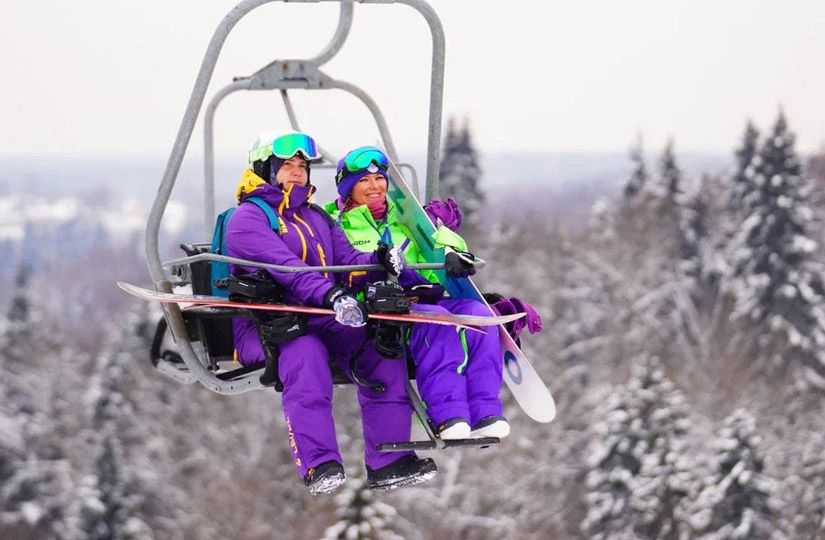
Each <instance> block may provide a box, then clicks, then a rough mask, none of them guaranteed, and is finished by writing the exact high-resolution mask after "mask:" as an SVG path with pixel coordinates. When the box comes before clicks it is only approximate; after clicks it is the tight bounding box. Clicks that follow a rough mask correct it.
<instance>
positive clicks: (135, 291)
mask: <svg viewBox="0 0 825 540" xmlns="http://www.w3.org/2000/svg"><path fill="white" fill-rule="evenodd" d="M117 286H118V287H120V288H121V289H122V290H123V291H124V292H127V293H129V294H131V295H132V296H135V297H137V298H140V299H142V300H147V301H149V302H161V303H165V304H190V305H194V306H208V307H231V308H238V309H254V310H264V311H289V312H292V313H306V314H308V315H335V311H333V310H331V309H326V308H319V307H310V306H295V305H285V304H262V303H247V302H235V301H232V300H228V299H227V298H223V297H221V296H208V295H201V294H176V293H164V292H158V291H153V290H151V289H144V288H143V287H138V286H137V285H132V284H130V283H124V282H122V281H118V282H117ZM523 315H524V314H523V313H517V314H515V315H504V316H493V315H491V316H490V317H480V316H474V315H453V314H451V313H440V312H438V313H434V312H429V311H426V310H421V309H415V308H414V309H413V311H411V312H410V313H409V314H405V315H396V314H389V313H367V317H368V318H370V319H378V320H386V321H400V322H410V323H429V324H440V325H446V326H457V327H460V328H469V329H470V330H479V331H481V330H480V329H479V328H477V327H479V326H496V325H499V324H504V323H507V322H510V321H514V320H517V319H520V318H521V317H522V316H523Z"/></svg>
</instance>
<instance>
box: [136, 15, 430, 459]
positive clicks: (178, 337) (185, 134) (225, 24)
mask: <svg viewBox="0 0 825 540" xmlns="http://www.w3.org/2000/svg"><path fill="white" fill-rule="evenodd" d="M273 2H293V3H320V2H337V3H339V4H340V5H341V9H340V15H339V21H338V26H337V28H336V31H335V33H334V35H333V37H332V40H331V41H330V42H329V44H328V45H327V46H326V47H325V48H324V49H323V50H322V51H321V52H320V53H319V54H318V55H316V56H315V57H313V58H310V59H307V60H275V61H273V62H271V63H269V64H267V65H266V66H264V67H263V68H262V69H260V70H259V71H258V72H256V73H255V74H254V75H252V76H250V77H246V78H241V79H237V80H236V81H234V82H233V83H232V84H230V85H229V86H227V87H225V88H223V89H222V90H220V91H219V92H218V93H217V94H216V95H215V96H214V97H213V99H212V101H211V102H210V103H209V105H208V107H207V110H206V113H205V127H204V129H205V133H204V143H205V153H204V159H205V170H204V181H205V204H204V206H205V210H204V218H205V220H204V221H205V229H206V233H207V237H210V236H211V222H212V221H213V219H214V214H215V197H214V150H213V141H214V135H213V123H214V114H215V110H216V108H217V106H218V105H219V104H220V102H221V101H222V100H223V98H225V97H226V96H227V95H229V94H231V93H232V92H235V91H238V90H274V89H278V90H280V91H281V95H282V97H283V100H284V106H285V107H286V109H287V114H288V115H289V118H290V122H291V124H292V126H293V128H296V129H297V127H298V124H297V121H296V119H295V115H294V111H293V110H292V106H291V103H290V101H289V98H288V96H287V93H286V91H287V90H288V89H306V90H326V89H340V90H344V91H346V92H349V93H350V94H353V95H354V96H356V97H357V98H358V99H360V100H361V102H362V103H364V105H365V106H366V107H367V108H368V109H369V110H370V112H371V113H372V115H373V118H374V119H375V122H376V124H377V125H378V128H379V132H380V135H381V138H382V142H383V144H384V146H385V148H386V150H387V153H388V155H389V156H390V158H392V159H393V160H394V161H397V160H398V155H397V151H396V149H395V145H394V144H393V141H392V137H391V135H390V133H389V129H388V127H387V124H386V121H385V120H384V116H383V114H382V113H381V111H380V110H379V109H378V106H377V105H376V104H375V102H374V101H373V100H372V98H371V97H370V96H369V95H368V94H367V93H366V92H364V91H363V90H361V89H360V88H358V87H357V86H355V85H353V84H350V83H347V82H344V81H338V80H336V79H333V78H332V77H330V76H328V75H326V74H325V73H323V72H322V71H321V70H320V66H321V65H323V64H324V63H326V62H328V61H329V60H330V59H331V58H333V57H334V56H335V55H336V54H337V53H338V51H339V50H340V49H341V47H342V46H343V44H344V42H345V41H346V38H347V36H348V35H349V30H350V28H351V25H352V13H353V4H354V3H359V4H404V5H407V6H410V7H412V8H413V9H415V10H416V11H418V12H419V13H420V14H421V15H422V16H423V17H424V19H425V20H426V22H427V24H428V25H429V28H430V32H431V34H432V59H431V76H430V103H429V108H430V112H429V125H428V139H427V141H428V142H427V162H426V191H425V196H426V198H431V197H435V196H437V195H438V173H439V164H440V150H441V117H442V101H443V91H444V53H445V41H444V29H443V27H442V25H441V21H440V19H439V18H438V16H437V14H436V13H435V11H434V10H433V9H432V7H431V6H430V5H429V4H427V3H426V2H425V1H424V0H244V1H242V2H241V3H239V4H238V5H237V6H235V7H234V8H233V9H232V10H231V11H230V12H229V13H228V14H227V15H226V16H225V17H224V19H223V21H222V22H221V23H220V24H219V25H218V27H217V29H216V30H215V32H214V33H213V35H212V38H211V40H210V42H209V46H208V48H207V50H206V54H205V55H204V58H203V61H202V63H201V67H200V71H199V72H198V76H197V79H196V80H195V85H194V88H193V90H192V94H191V96H190V98H189V102H188V104H187V107H186V110H185V112H184V115H183V119H182V120H181V124H180V127H179V129H178V133H177V137H176V138H175V142H174V145H173V147H172V152H171V154H170V156H169V159H168V161H167V163H166V169H165V171H164V174H163V179H162V181H161V185H160V187H159V188H158V192H157V195H156V197H155V201H154V204H153V206H152V209H151V212H150V214H149V220H148V223H147V226H146V239H145V249H146V258H147V262H148V265H149V273H150V275H151V278H152V282H153V285H154V287H155V289H156V290H158V291H162V292H172V283H171V281H170V280H169V279H168V276H167V273H166V271H165V270H164V266H165V265H164V263H162V262H161V259H160V252H159V232H160V224H161V220H162V218H163V213H164V211H165V209H166V205H167V203H168V201H169V198H170V195H171V192H172V188H173V187H174V184H175V181H176V179H177V176H178V173H179V171H180V167H181V163H182V162H183V157H184V155H185V153H186V149H187V147H188V145H189V141H190V139H191V137H192V133H193V131H194V128H195V123H196V121H197V118H198V116H199V114H200V112H201V108H202V106H203V102H204V99H205V96H206V92H207V89H208V87H209V83H210V81H211V79H212V74H213V72H214V69H215V65H216V64H217V60H218V57H219V54H220V51H221V49H222V48H223V44H224V42H225V41H226V38H227V37H228V35H229V33H230V31H231V30H232V29H233V28H234V26H235V25H236V24H237V23H238V21H239V20H240V19H241V18H243V17H244V16H246V15H247V14H248V13H249V12H251V11H252V10H254V9H255V8H257V7H260V6H262V5H264V4H269V3H273ZM322 153H323V155H324V157H325V160H326V161H328V162H333V163H334V161H333V160H332V158H331V156H330V155H329V154H328V153H326V152H323V149H322ZM163 309H164V311H165V317H166V320H167V322H168V324H169V329H170V331H171V332H172V335H173V336H174V339H175V342H176V344H177V347H178V349H179V351H180V353H181V357H182V359H183V362H184V364H185V366H186V368H187V370H188V374H187V375H186V376H182V377H180V378H179V380H181V382H190V381H191V382H194V381H193V380H197V381H198V382H200V383H201V384H202V385H203V386H205V387H206V388H208V389H209V390H211V391H213V392H216V393H219V394H226V395H232V394H239V393H243V392H248V391H250V390H256V389H259V388H263V385H261V383H260V382H259V381H258V377H257V376H253V375H250V376H247V377H243V378H240V379H237V380H230V381H226V380H221V379H219V378H218V377H217V376H216V375H215V374H214V373H212V372H211V371H209V370H208V369H207V368H206V366H205V365H204V363H202V362H201V361H200V359H199V358H198V355H197V354H196V352H195V349H194V348H193V346H192V342H191V340H190V338H189V334H188V331H187V328H186V323H185V321H184V318H183V315H182V313H181V310H180V307H179V306H177V305H175V304H167V305H164V308H163ZM442 444H443V442H442Z"/></svg>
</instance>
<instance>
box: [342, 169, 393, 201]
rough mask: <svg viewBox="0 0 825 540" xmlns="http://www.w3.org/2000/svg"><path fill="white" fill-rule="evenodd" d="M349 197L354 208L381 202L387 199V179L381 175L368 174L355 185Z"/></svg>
mask: <svg viewBox="0 0 825 540" xmlns="http://www.w3.org/2000/svg"><path fill="white" fill-rule="evenodd" d="M350 197H351V198H352V202H354V203H355V205H356V206H361V205H362V204H369V203H370V202H371V201H378V200H380V201H383V200H384V199H385V198H386V197H387V179H386V178H385V177H384V175H383V174H381V173H372V174H368V175H366V176H364V177H363V178H361V179H360V180H359V181H358V182H356V183H355V185H354V186H353V187H352V193H351V194H350Z"/></svg>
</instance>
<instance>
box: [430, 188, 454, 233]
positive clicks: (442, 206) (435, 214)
mask: <svg viewBox="0 0 825 540" xmlns="http://www.w3.org/2000/svg"><path fill="white" fill-rule="evenodd" d="M424 210H425V211H426V212H427V215H428V216H430V219H431V220H433V223H435V226H436V227H438V226H439V225H444V226H445V227H447V228H448V229H450V230H451V231H453V232H454V233H457V232H458V230H459V228H461V209H460V208H459V207H458V205H457V204H456V202H455V201H454V200H453V198H452V197H447V199H446V200H443V201H440V200H438V199H433V200H431V201H430V202H428V203H427V204H425V205H424Z"/></svg>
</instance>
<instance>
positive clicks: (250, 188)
mask: <svg viewBox="0 0 825 540" xmlns="http://www.w3.org/2000/svg"><path fill="white" fill-rule="evenodd" d="M313 193H315V186H313V185H311V184H308V185H306V186H298V185H295V184H290V185H289V187H287V188H286V189H282V188H281V186H280V185H278V186H273V185H271V184H269V183H267V182H266V181H265V180H264V179H263V178H261V177H260V176H258V175H257V174H255V173H254V172H253V171H252V169H246V170H245V171H244V172H243V174H241V180H240V182H239V183H238V189H237V190H236V192H235V197H236V198H237V200H238V203H242V202H243V201H245V200H246V199H247V198H249V197H260V198H262V199H263V200H264V201H266V202H267V203H268V204H269V205H270V206H272V207H273V208H274V209H275V210H277V212H278V213H279V214H285V213H291V212H294V211H295V210H297V209H298V208H300V207H301V206H304V205H306V204H308V203H309V201H310V200H311V199H312V195H313Z"/></svg>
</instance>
